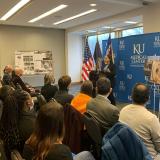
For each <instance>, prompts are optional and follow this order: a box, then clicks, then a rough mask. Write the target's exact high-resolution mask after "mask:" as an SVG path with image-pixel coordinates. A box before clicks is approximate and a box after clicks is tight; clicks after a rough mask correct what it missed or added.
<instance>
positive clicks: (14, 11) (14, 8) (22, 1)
mask: <svg viewBox="0 0 160 160" xmlns="http://www.w3.org/2000/svg"><path fill="white" fill-rule="evenodd" d="M29 1H31V0H21V1H20V2H19V3H17V4H16V5H15V6H14V7H13V8H11V9H10V10H9V11H8V12H7V13H6V14H5V15H4V16H3V17H1V19H0V20H2V21H6V20H7V19H8V18H9V17H11V16H12V15H13V14H15V13H16V12H17V11H18V10H19V9H21V8H22V7H23V6H24V5H26V4H27V3H28V2H29Z"/></svg>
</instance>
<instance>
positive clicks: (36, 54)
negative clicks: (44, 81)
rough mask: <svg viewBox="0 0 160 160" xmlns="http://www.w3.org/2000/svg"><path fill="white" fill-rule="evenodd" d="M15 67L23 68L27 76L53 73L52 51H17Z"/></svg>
mask: <svg viewBox="0 0 160 160" xmlns="http://www.w3.org/2000/svg"><path fill="white" fill-rule="evenodd" d="M15 67H18V68H22V69H23V70H24V74H25V75H32V74H33V75H34V74H45V73H47V72H53V57H52V52H51V51H16V52H15Z"/></svg>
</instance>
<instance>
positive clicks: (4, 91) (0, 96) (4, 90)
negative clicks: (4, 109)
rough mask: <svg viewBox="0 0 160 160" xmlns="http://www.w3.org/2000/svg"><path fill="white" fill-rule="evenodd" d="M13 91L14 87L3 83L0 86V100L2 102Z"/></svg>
mask: <svg viewBox="0 0 160 160" xmlns="http://www.w3.org/2000/svg"><path fill="white" fill-rule="evenodd" d="M13 91H14V88H13V87H11V86H9V85H4V86H3V87H1V88H0V100H1V101H2V102H4V100H5V98H7V96H9V95H10V94H12V93H13Z"/></svg>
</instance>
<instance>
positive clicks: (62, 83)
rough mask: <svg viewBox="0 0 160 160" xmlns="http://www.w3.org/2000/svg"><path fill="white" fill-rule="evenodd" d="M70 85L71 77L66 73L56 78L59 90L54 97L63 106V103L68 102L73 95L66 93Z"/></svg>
mask: <svg viewBox="0 0 160 160" xmlns="http://www.w3.org/2000/svg"><path fill="white" fill-rule="evenodd" d="M70 85H71V77H70V76H68V75H66V76H62V77H61V78H60V79H59V80H58V86H59V91H57V92H56V94H55V96H54V98H55V100H56V101H57V102H59V103H60V104H62V105H63V106H65V104H67V103H69V104H70V103H71V101H72V99H73V97H74V96H73V95H71V94H69V93H68V91H69V88H70Z"/></svg>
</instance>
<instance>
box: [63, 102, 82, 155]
mask: <svg viewBox="0 0 160 160" xmlns="http://www.w3.org/2000/svg"><path fill="white" fill-rule="evenodd" d="M64 123H65V135H64V139H63V143H64V144H66V145H68V146H69V147H70V149H71V151H72V152H73V153H79V152H80V151H81V134H82V131H83V128H84V123H83V121H82V115H81V113H80V112H78V111H77V110H76V109H75V108H73V107H72V106H71V105H70V104H66V105H65V106H64Z"/></svg>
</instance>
